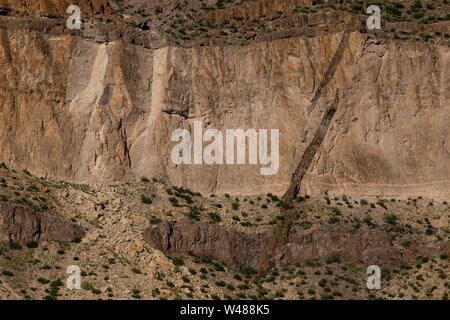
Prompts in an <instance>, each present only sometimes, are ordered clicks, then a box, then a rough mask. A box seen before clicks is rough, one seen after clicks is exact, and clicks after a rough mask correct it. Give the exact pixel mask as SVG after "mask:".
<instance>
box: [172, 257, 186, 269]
mask: <svg viewBox="0 0 450 320" xmlns="http://www.w3.org/2000/svg"><path fill="white" fill-rule="evenodd" d="M172 263H173V264H174V265H175V266H177V267H181V266H183V265H184V260H183V259H181V258H174V259H173V260H172Z"/></svg>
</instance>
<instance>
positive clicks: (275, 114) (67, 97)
mask: <svg viewBox="0 0 450 320" xmlns="http://www.w3.org/2000/svg"><path fill="white" fill-rule="evenodd" d="M3 2H4V1H3ZM99 3H100V1H99ZM0 4H2V2H0ZM5 19H10V18H5ZM343 34H344V32H343V31H340V32H336V33H320V34H318V35H316V36H314V37H293V38H287V39H278V40H273V41H271V42H255V43H252V44H250V45H247V46H225V47H193V48H181V47H162V48H159V49H156V50H152V49H146V48H143V47H141V46H137V45H134V44H132V43H129V42H127V41H123V40H121V39H118V40H112V41H109V42H108V41H106V42H100V41H93V40H91V39H88V38H85V37H83V36H79V35H75V34H70V33H67V32H66V33H60V34H54V33H52V34H50V33H46V31H45V30H36V28H35V29H24V28H19V27H18V26H17V27H15V26H14V24H12V23H9V24H7V27H5V28H2V29H1V31H0V71H1V72H0V161H5V162H7V163H9V164H11V165H13V164H14V165H17V166H22V167H26V168H28V170H30V171H31V172H33V173H34V174H36V175H40V176H47V177H51V178H59V179H66V180H71V181H76V182H83V183H96V182H114V181H120V180H139V179H140V177H141V176H148V177H153V176H159V177H162V178H165V179H167V180H168V181H170V182H171V183H173V184H176V185H184V186H187V187H189V188H192V189H195V190H198V191H200V192H208V193H225V192H226V193H230V194H261V193H267V192H272V193H279V194H281V193H283V192H285V191H286V190H287V188H288V187H289V182H290V179H291V177H292V174H293V172H294V171H295V169H296V167H297V164H298V163H299V161H300V159H301V157H302V154H303V152H304V151H305V149H306V148H307V146H308V145H309V144H310V142H311V140H312V138H313V136H314V134H315V132H316V129H317V127H318V125H319V124H320V122H321V119H322V117H323V113H324V112H325V110H326V108H327V106H328V105H330V104H331V103H332V102H333V101H334V99H335V96H336V94H338V97H339V106H338V109H337V112H336V114H335V116H334V119H333V121H332V123H331V125H330V127H329V130H328V133H327V134H326V136H325V138H324V140H323V142H322V144H321V145H320V146H319V148H318V150H317V153H316V154H315V156H314V159H313V161H312V163H311V166H310V167H309V169H308V171H307V173H306V175H305V177H304V178H303V181H302V190H303V192H306V193H309V194H314V193H319V192H323V191H326V190H328V191H330V192H337V193H346V194H348V195H381V196H384V197H390V196H398V197H408V196H410V195H422V196H426V197H432V198H436V199H445V200H447V199H448V197H449V195H450V166H449V163H450V162H449V161H448V160H449V158H450V154H449V153H450V148H449V139H448V138H449V129H448V124H449V111H450V104H449V103H448V101H449V98H450V97H449V95H450V72H449V64H450V49H449V47H447V46H439V45H436V44H432V43H424V42H402V41H395V40H381V39H378V38H375V37H373V36H371V35H369V34H364V33H360V32H356V31H354V32H350V33H349V34H348V35H349V37H348V41H347V42H346V44H345V46H343V48H342V52H341V54H339V55H338V57H336V54H335V53H336V50H337V48H338V47H339V45H340V44H341V43H342V42H341V41H342V39H343ZM333 57H335V59H333ZM319 88H320V90H319ZM312 101H315V102H316V103H315V106H314V108H312V111H311V112H310V113H309V112H308V108H309V107H311V104H312ZM195 120H201V121H202V122H203V125H204V130H205V129H207V128H214V129H219V130H221V131H222V133H225V130H226V129H228V128H229V129H234V128H236V129H237V128H241V129H244V130H245V129H248V128H254V129H279V130H280V165H279V167H280V168H279V171H278V173H277V174H276V175H273V176H261V174H260V167H261V166H260V165H219V166H207V165H180V166H175V165H174V164H173V163H172V161H171V158H170V155H171V151H172V148H173V146H174V145H175V143H174V142H171V141H170V140H171V139H170V138H171V134H172V132H173V131H174V130H176V129H178V128H180V127H181V128H186V129H188V130H191V131H192V128H193V122H194V121H195ZM242 177H245V179H242Z"/></svg>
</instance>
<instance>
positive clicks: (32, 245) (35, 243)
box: [27, 241, 38, 248]
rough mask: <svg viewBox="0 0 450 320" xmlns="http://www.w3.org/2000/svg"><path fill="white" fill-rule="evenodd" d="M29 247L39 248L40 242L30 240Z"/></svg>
mask: <svg viewBox="0 0 450 320" xmlns="http://www.w3.org/2000/svg"><path fill="white" fill-rule="evenodd" d="M27 247H28V248H37V247H38V243H37V242H36V241H30V242H28V243H27Z"/></svg>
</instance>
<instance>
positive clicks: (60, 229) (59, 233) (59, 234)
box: [0, 203, 84, 244]
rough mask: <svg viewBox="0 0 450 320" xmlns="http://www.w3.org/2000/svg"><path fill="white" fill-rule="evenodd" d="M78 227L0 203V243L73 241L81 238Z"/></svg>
mask: <svg viewBox="0 0 450 320" xmlns="http://www.w3.org/2000/svg"><path fill="white" fill-rule="evenodd" d="M83 236H84V231H83V229H82V228H81V227H80V226H77V225H75V224H73V223H69V222H66V221H64V220H63V219H61V218H59V217H57V216H54V215H50V214H43V213H40V212H35V211H33V210H32V209H30V208H26V207H23V206H14V205H9V204H5V203H0V242H3V243H9V242H15V243H21V244H24V243H28V242H31V241H46V240H47V241H48V240H58V241H73V240H75V239H76V238H82V237H83Z"/></svg>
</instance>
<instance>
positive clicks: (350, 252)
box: [0, 165, 450, 300]
mask: <svg viewBox="0 0 450 320" xmlns="http://www.w3.org/2000/svg"><path fill="white" fill-rule="evenodd" d="M0 179H1V183H2V184H1V186H0V232H1V233H0V234H1V235H2V236H3V235H4V234H5V233H8V234H11V235H13V236H11V237H10V239H4V238H3V237H2V238H0V298H1V299H51V300H53V299H97V298H101V299H179V298H183V299H378V298H383V299H416V298H417V299H448V296H449V294H450V285H449V281H448V277H449V274H450V268H449V260H448V259H449V256H450V230H449V222H450V221H449V220H450V216H449V215H448V213H449V205H448V203H447V202H443V203H442V202H437V201H434V200H430V199H424V198H422V197H419V198H410V199H408V200H400V199H395V198H392V199H384V198H352V197H350V196H346V195H341V196H339V197H337V196H336V197H330V196H328V195H327V194H323V195H321V196H313V197H310V196H306V197H297V198H296V199H295V201H294V202H293V204H292V205H290V206H287V205H286V203H284V202H283V201H282V200H281V199H279V198H278V197H277V196H276V195H273V194H268V195H259V196H248V197H247V196H241V197H231V196H230V195H224V196H217V195H201V194H199V193H196V192H193V191H191V190H189V189H186V188H182V187H177V186H173V185H170V184H168V183H167V182H165V181H161V180H159V179H157V178H153V179H146V178H144V179H142V182H139V183H135V184H131V183H123V184H116V185H110V186H87V185H77V184H71V183H68V182H64V181H49V180H45V179H42V178H37V177H35V176H33V175H31V174H30V173H29V172H27V171H24V172H22V171H16V170H13V169H10V168H7V166H5V165H2V167H1V168H0ZM285 209H288V210H294V211H295V212H296V215H295V218H294V220H293V222H292V224H291V225H290V228H289V230H288V236H287V239H286V243H283V244H279V246H277V247H275V246H274V245H273V243H272V240H271V239H276V238H277V237H276V236H275V237H274V235H277V234H278V232H279V231H280V230H282V229H283V227H284V225H285V223H286V215H284V213H283V210H285ZM11 213H15V217H12V216H11ZM44 216H45V217H52V218H51V219H48V218H47V219H46V220H45V219H41V226H42V227H41V228H40V230H41V231H40V233H39V232H35V231H34V230H35V228H33V226H34V225H36V223H35V221H36V219H32V218H35V217H44ZM45 221H46V222H45ZM52 230H53V231H57V233H55V232H53V233H51V231H52ZM27 232H28V233H27ZM270 247H275V248H277V249H276V250H274V252H273V254H272V255H271V256H270V257H269V256H268V255H267V248H270ZM265 259H268V260H267V261H265ZM266 263H267V264H268V265H269V269H265V266H266ZM372 263H374V264H378V265H380V267H381V268H382V275H383V279H382V284H383V290H376V291H369V290H367V289H366V287H365V283H366V267H367V265H369V264H372ZM70 265H77V266H79V267H80V269H81V288H82V289H81V290H69V289H67V288H66V286H65V281H66V279H67V277H68V274H67V273H66V268H67V267H68V266H70ZM261 271H263V272H261Z"/></svg>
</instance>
